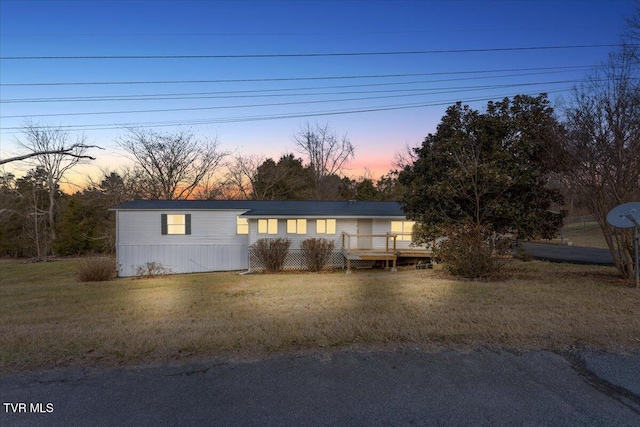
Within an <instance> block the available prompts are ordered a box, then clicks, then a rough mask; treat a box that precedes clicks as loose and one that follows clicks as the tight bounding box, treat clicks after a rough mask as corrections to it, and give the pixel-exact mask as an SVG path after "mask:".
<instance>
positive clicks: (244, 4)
mask: <svg viewBox="0 0 640 427" xmlns="http://www.w3.org/2000/svg"><path fill="white" fill-rule="evenodd" d="M632 10H633V0H606V1H598V0H580V1H578V0H576V1H571V0H557V1H556V0H546V1H545V0H535V1H534V0H532V1H526V0H522V1H519V0H502V1H499V0H493V1H491V0H487V1H480V0H477V1H472V0H446V1H445V0H442V1H438V0H414V1H404V0H393V1H382V0H380V1H366V0H362V1H356V0H352V1H349V0H344V1H342V0H334V1H330V0H324V1H320V0H318V1H306V0H299V1H295V0H290V1H284V0H281V1H269V0H261V1H242V0H238V1H215V0H211V1H204V0H201V1H198V0H192V1H189V0H182V1H146V0H136V1H128V0H122V1H117V0H112V1H100V0H84V1H82V0H77V1H71V0H67V1H56V0H40V1H36V0H2V1H0V56H1V59H0V84H1V86H0V89H1V92H0V120H1V122H0V127H1V129H0V157H8V156H11V155H16V154H19V153H20V150H19V149H18V148H17V147H16V145H15V140H16V139H17V138H20V137H21V135H20V128H21V127H22V126H24V124H25V122H26V120H31V121H32V122H34V123H36V124H43V125H53V126H61V127H63V128H64V129H68V130H69V131H70V132H72V133H74V134H75V133H84V135H85V136H86V137H87V139H88V142H90V143H92V144H96V145H99V146H101V147H103V148H105V149H106V150H105V151H95V152H93V153H92V154H94V155H96V156H97V157H98V160H97V161H96V162H93V163H92V165H91V166H90V167H86V168H84V169H81V170H80V171H79V172H80V173H81V174H84V175H87V174H95V173H97V172H96V171H97V167H108V168H111V169H113V168H116V167H117V166H118V165H121V164H123V163H125V162H126V159H124V158H123V156H122V154H123V153H122V152H121V151H120V150H119V148H118V146H117V144H116V142H115V141H116V139H117V138H118V137H120V136H123V135H125V134H126V131H124V130H123V129H124V128H126V127H127V126H149V127H152V128H153V129H155V130H158V131H163V132H165V131H166V132H172V131H175V130H179V129H191V130H192V131H193V133H195V134H196V135H198V136H201V137H203V138H204V137H207V138H210V137H217V138H218V140H219V141H220V144H221V147H222V148H223V149H225V150H228V151H232V152H233V151H236V152H237V151H240V152H242V153H246V154H264V155H266V156H271V157H274V158H277V157H279V156H280V155H281V154H284V153H288V152H293V151H294V145H293V143H292V135H293V134H294V133H295V132H296V130H298V129H299V128H300V127H301V126H302V125H303V124H304V123H305V122H306V121H309V122H311V123H314V122H319V123H329V125H330V126H331V127H332V128H333V129H335V130H336V131H337V132H338V133H339V134H340V135H342V134H344V133H346V134H347V135H348V136H349V138H350V139H351V141H352V142H353V143H354V145H355V146H356V158H355V160H354V161H353V162H352V163H351V164H350V166H349V169H350V170H349V171H348V173H349V174H350V175H352V176H353V177H358V176H360V175H362V174H363V173H364V172H365V169H368V170H369V171H370V172H371V175H372V177H373V178H378V177H379V176H380V175H382V174H384V173H386V172H387V171H388V170H389V169H390V167H391V164H390V163H391V161H392V160H393V157H394V154H395V153H396V152H398V151H400V150H402V148H403V147H404V146H405V145H407V144H409V145H411V146H415V145H418V144H419V143H420V142H421V141H422V140H423V139H424V137H425V136H426V135H427V134H428V133H429V132H434V131H435V128H436V125H437V124H438V122H439V121H440V118H441V117H442V115H443V114H444V112H445V109H446V107H447V106H448V105H451V104H453V103H454V102H456V101H458V100H460V101H463V102H465V103H469V104H471V105H473V106H475V107H477V108H481V107H482V106H483V105H485V104H486V102H487V101H488V100H490V99H493V100H496V99H500V98H503V97H505V96H513V95H516V94H520V93H527V94H533V95H535V94H538V93H540V92H547V93H549V96H550V98H551V99H552V100H554V101H555V100H557V99H559V97H563V96H564V97H566V96H567V95H568V94H569V92H570V90H571V88H572V87H573V86H575V85H577V84H579V83H580V81H581V80H582V79H584V77H585V76H586V75H587V74H588V73H589V69H590V68H591V67H593V66H595V65H597V64H598V63H599V62H601V61H603V60H605V59H606V57H607V55H608V53H609V52H611V51H613V50H615V47H614V46H612V45H616V44H618V43H619V40H620V33H621V32H622V29H623V27H624V17H625V16H627V15H629V14H630V13H631V12H632ZM14 167H15V165H14ZM7 170H9V168H7ZM12 170H13V169H12ZM74 180H76V181H77V182H82V175H79V176H76V177H75V178H74Z"/></svg>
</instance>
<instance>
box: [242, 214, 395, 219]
mask: <svg viewBox="0 0 640 427" xmlns="http://www.w3.org/2000/svg"><path fill="white" fill-rule="evenodd" d="M241 216H242V217H244V218H247V219H264V218H272V219H333V218H340V219H359V218H368V219H394V218H406V216H402V215H334V214H327V215H296V214H291V215H269V214H264V215H256V214H248V215H247V214H242V215H241Z"/></svg>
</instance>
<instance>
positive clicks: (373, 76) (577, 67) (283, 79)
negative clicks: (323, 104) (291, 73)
mask: <svg viewBox="0 0 640 427" xmlns="http://www.w3.org/2000/svg"><path fill="white" fill-rule="evenodd" d="M592 68H594V67H593V66H591V65H571V66H564V67H533V68H506V69H497V70H470V71H440V72H432V73H409V74H371V75H366V74H365V75H355V76H324V77H322V76H319V77H276V78H258V79H215V80H156V81H153V80H146V81H145V80H142V81H141V80H138V81H111V82H50V83H44V82H37V83H0V86H7V87H9V86H88V85H148V84H151V85H156V84H189V83H197V84H200V83H249V82H251V83H253V82H287V81H303V80H341V79H376V78H387V77H419V76H440V75H455V74H486V73H504V72H512V71H536V70H562V69H567V70H570V69H573V70H585V69H592Z"/></svg>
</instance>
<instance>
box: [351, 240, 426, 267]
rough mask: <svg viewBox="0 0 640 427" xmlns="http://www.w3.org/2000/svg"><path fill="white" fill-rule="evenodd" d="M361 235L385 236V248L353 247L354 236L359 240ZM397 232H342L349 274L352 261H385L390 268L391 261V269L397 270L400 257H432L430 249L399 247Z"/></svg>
mask: <svg viewBox="0 0 640 427" xmlns="http://www.w3.org/2000/svg"><path fill="white" fill-rule="evenodd" d="M359 237H365V238H375V237H378V238H384V239H385V247H384V248H353V247H352V246H353V245H352V244H351V242H352V240H351V239H352V238H353V239H355V240H354V241H355V242H357V241H358V238H359ZM397 238H398V235H397V234H391V233H387V234H350V233H346V232H343V233H342V255H343V256H344V258H345V260H346V261H347V274H349V273H351V261H384V262H385V264H386V267H387V268H389V262H391V263H392V266H391V271H397V261H398V259H399V258H430V257H431V256H432V251H431V250H430V249H426V248H425V249H422V248H409V249H399V248H398V247H397Z"/></svg>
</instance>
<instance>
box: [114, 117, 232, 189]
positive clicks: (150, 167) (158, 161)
mask: <svg viewBox="0 0 640 427" xmlns="http://www.w3.org/2000/svg"><path fill="white" fill-rule="evenodd" d="M118 144H119V145H120V146H121V147H122V148H124V149H125V150H126V151H127V152H128V153H129V154H130V155H131V157H132V159H133V161H134V162H135V165H136V167H138V168H140V169H141V170H142V177H143V179H144V183H145V186H146V190H147V193H148V194H149V196H150V197H151V198H155V199H165V200H175V199H187V198H189V197H190V196H191V195H192V194H193V193H194V192H195V191H196V189H197V188H198V186H199V185H201V184H202V183H204V182H206V181H207V180H208V179H212V178H213V175H214V174H215V172H216V171H217V170H218V167H219V166H220V165H221V162H222V160H223V159H224V157H225V156H226V153H225V152H223V151H220V149H219V146H218V141H217V140H216V139H213V140H198V139H196V138H195V137H194V136H193V134H191V133H190V132H184V131H180V132H176V133H172V134H170V133H159V132H155V131H153V130H143V129H129V134H128V135H127V136H125V137H123V138H121V139H120V140H119V141H118Z"/></svg>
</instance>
